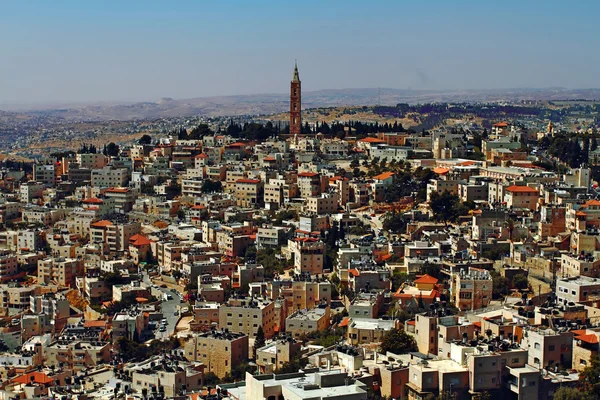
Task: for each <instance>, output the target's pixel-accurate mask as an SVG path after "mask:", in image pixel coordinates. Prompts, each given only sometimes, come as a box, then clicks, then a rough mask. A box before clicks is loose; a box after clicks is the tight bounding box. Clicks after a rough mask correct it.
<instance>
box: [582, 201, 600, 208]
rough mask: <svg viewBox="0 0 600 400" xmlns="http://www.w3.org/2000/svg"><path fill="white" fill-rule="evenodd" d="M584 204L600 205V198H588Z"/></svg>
mask: <svg viewBox="0 0 600 400" xmlns="http://www.w3.org/2000/svg"><path fill="white" fill-rule="evenodd" d="M583 205H584V206H596V207H597V206H600V200H588V201H586V202H585V203H584V204H583Z"/></svg>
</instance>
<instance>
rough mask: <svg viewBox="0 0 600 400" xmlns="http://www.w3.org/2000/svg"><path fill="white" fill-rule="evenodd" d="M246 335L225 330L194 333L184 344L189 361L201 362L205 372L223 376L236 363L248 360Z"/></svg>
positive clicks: (229, 371)
mask: <svg viewBox="0 0 600 400" xmlns="http://www.w3.org/2000/svg"><path fill="white" fill-rule="evenodd" d="M248 349H249V347H248V336H247V335H246V334H243V333H234V332H229V331H225V330H211V331H210V332H205V333H199V334H194V335H193V336H192V337H191V338H190V339H189V340H188V341H187V342H186V343H185V345H184V352H185V353H184V354H185V357H186V358H187V359H188V360H189V361H197V362H202V363H203V364H204V365H205V372H212V373H214V374H215V375H217V376H218V377H219V378H223V377H225V375H227V374H228V373H231V370H232V369H233V368H235V366H236V365H238V364H240V363H242V362H246V361H247V360H248Z"/></svg>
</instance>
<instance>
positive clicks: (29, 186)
mask: <svg viewBox="0 0 600 400" xmlns="http://www.w3.org/2000/svg"><path fill="white" fill-rule="evenodd" d="M45 188H46V187H45V186H44V184H43V183H42V182H25V183H22V184H21V186H19V195H20V196H19V197H20V199H21V202H23V203H31V202H32V201H33V199H39V198H42V196H43V195H44V189H45Z"/></svg>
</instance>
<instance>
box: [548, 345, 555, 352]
mask: <svg viewBox="0 0 600 400" xmlns="http://www.w3.org/2000/svg"><path fill="white" fill-rule="evenodd" d="M555 348H556V347H555V346H554V345H551V346H548V350H550V351H554V349H555Z"/></svg>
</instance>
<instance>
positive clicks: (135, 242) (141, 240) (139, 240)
mask: <svg viewBox="0 0 600 400" xmlns="http://www.w3.org/2000/svg"><path fill="white" fill-rule="evenodd" d="M150 243H152V241H151V240H150V239H148V238H147V237H146V236H144V235H140V234H139V233H138V234H135V235H133V236H132V237H130V238H129V244H130V245H132V246H136V247H137V246H148V245H149V244H150Z"/></svg>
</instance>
